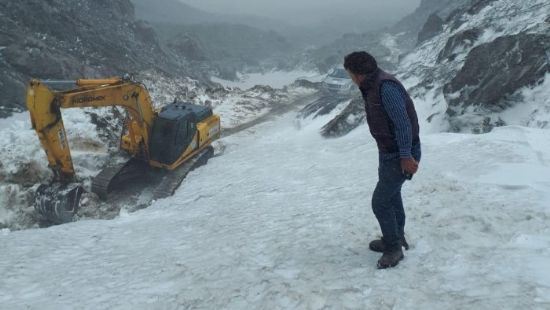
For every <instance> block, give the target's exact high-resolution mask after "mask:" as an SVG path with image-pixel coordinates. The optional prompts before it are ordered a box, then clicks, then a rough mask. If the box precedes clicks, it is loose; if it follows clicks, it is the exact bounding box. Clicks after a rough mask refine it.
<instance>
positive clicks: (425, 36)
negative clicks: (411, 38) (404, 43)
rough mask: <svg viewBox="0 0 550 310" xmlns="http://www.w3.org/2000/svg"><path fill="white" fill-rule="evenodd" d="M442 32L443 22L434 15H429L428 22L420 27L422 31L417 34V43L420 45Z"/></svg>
mask: <svg viewBox="0 0 550 310" xmlns="http://www.w3.org/2000/svg"><path fill="white" fill-rule="evenodd" d="M442 30H443V20H442V19H441V17H439V16H438V15H437V14H436V13H433V14H431V15H430V16H429V17H428V20H427V21H426V23H425V24H424V26H423V27H422V30H420V32H419V33H418V42H417V44H421V43H422V42H425V41H427V40H429V39H431V38H433V37H435V36H436V35H437V34H438V33H440V32H441V31H442Z"/></svg>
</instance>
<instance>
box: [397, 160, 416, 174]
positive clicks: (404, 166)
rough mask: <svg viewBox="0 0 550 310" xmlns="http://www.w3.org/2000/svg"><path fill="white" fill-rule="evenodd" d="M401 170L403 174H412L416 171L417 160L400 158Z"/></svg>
mask: <svg viewBox="0 0 550 310" xmlns="http://www.w3.org/2000/svg"><path fill="white" fill-rule="evenodd" d="M401 170H403V173H404V174H409V175H413V174H415V173H416V171H418V162H417V161H416V160H414V158H401Z"/></svg>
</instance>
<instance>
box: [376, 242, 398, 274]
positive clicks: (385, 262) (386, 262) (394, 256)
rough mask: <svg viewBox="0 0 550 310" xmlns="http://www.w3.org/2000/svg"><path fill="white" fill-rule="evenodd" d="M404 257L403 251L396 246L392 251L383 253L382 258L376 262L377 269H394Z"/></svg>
mask: <svg viewBox="0 0 550 310" xmlns="http://www.w3.org/2000/svg"><path fill="white" fill-rule="evenodd" d="M404 257H405V256H404V255H403V250H401V247H400V246H398V247H396V248H394V249H391V250H388V251H385V252H384V254H383V255H382V257H380V259H379V260H378V264H377V267H378V269H386V268H390V267H395V266H397V264H399V261H401V260H402V259H403V258H404Z"/></svg>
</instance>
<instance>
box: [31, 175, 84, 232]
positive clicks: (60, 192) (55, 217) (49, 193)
mask: <svg viewBox="0 0 550 310" xmlns="http://www.w3.org/2000/svg"><path fill="white" fill-rule="evenodd" d="M83 192H84V189H83V188H82V186H81V185H80V184H62V183H53V184H50V185H45V184H42V185H40V186H39V187H38V189H37V190H36V193H35V196H34V202H35V204H34V208H35V210H36V211H37V212H38V214H39V215H40V217H41V218H42V219H44V220H47V221H49V222H52V223H54V224H63V223H68V222H72V221H73V217H74V215H75V214H76V211H77V210H78V207H79V205H80V196H82V193H83Z"/></svg>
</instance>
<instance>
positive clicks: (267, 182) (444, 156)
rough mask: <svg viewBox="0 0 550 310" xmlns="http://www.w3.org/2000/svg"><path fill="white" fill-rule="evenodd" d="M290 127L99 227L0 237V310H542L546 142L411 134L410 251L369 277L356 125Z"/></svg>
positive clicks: (255, 137) (369, 177) (367, 193)
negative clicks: (345, 128)
mask: <svg viewBox="0 0 550 310" xmlns="http://www.w3.org/2000/svg"><path fill="white" fill-rule="evenodd" d="M333 116H334V115H327V116H323V117H319V118H317V119H315V120H312V121H310V122H309V123H305V124H304V123H302V124H301V126H300V129H297V128H296V127H295V126H294V125H293V124H294V117H295V116H294V115H293V114H289V115H285V116H283V117H280V118H279V119H277V120H275V121H272V122H269V123H264V124H261V125H259V126H257V127H254V128H251V129H249V130H247V131H244V132H241V133H238V134H235V135H232V136H230V137H226V138H224V143H225V144H226V146H227V148H226V151H225V153H224V154H223V156H219V157H216V158H213V159H212V160H211V161H210V162H209V163H208V165H206V166H204V167H201V168H200V169H198V170H195V171H194V172H192V173H191V174H190V175H189V176H188V178H187V179H186V180H185V181H184V183H183V185H182V186H181V187H180V189H179V190H178V191H177V193H176V194H175V195H174V196H173V197H170V198H167V199H164V200H160V201H157V202H155V203H154V204H153V205H152V206H151V207H149V208H147V209H143V210H140V211H138V212H135V213H132V214H125V213H122V214H121V216H120V217H118V218H116V219H115V220H112V221H97V220H88V221H80V222H75V223H71V224H66V225H61V226H55V227H50V228H47V229H40V230H38V229H34V230H25V231H16V232H10V231H8V230H3V231H1V232H0V244H1V245H2V250H1V251H0V274H2V277H1V278H0V305H2V308H5V309H22V308H25V309H75V308H78V309H222V308H223V309H323V308H331V309H344V308H347V309H465V308H467V309H548V308H549V307H550V297H549V296H550V227H549V226H548V221H549V220H550V179H549V178H548V177H547V176H548V175H550V140H549V139H548V138H547V137H548V130H540V129H528V128H523V127H504V128H497V129H495V130H494V131H493V132H492V133H489V134H485V135H477V136H474V135H466V134H432V135H427V136H423V142H424V148H423V152H424V155H423V162H422V169H421V172H420V173H419V174H418V175H417V176H415V178H414V179H413V182H411V183H408V184H406V186H405V187H404V199H405V203H406V208H407V212H408V213H407V215H408V226H407V228H406V231H407V237H408V238H407V239H408V240H409V241H410V242H411V243H412V249H411V250H409V251H408V252H406V253H405V255H406V258H405V260H404V261H403V262H402V263H401V264H400V265H399V266H398V267H397V268H395V269H391V270H384V271H379V270H376V268H375V266H376V260H377V259H378V257H379V255H378V254H376V253H373V252H370V251H369V250H368V242H369V241H370V240H371V239H372V238H375V237H377V236H378V234H379V230H378V224H377V222H376V220H375V218H374V215H373V214H372V212H371V210H370V197H371V192H372V189H373V188H374V186H375V183H376V181H377V176H376V169H377V151H376V147H375V144H374V143H373V141H372V139H371V138H370V137H369V136H368V131H367V128H366V127H365V126H361V127H359V128H358V129H356V130H354V131H353V132H351V133H350V134H348V135H347V136H345V137H343V138H340V139H331V140H325V139H322V138H321V137H320V136H319V134H318V130H319V128H320V127H321V126H322V125H324V124H325V123H326V122H327V120H328V119H330V118H331V117H333Z"/></svg>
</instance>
